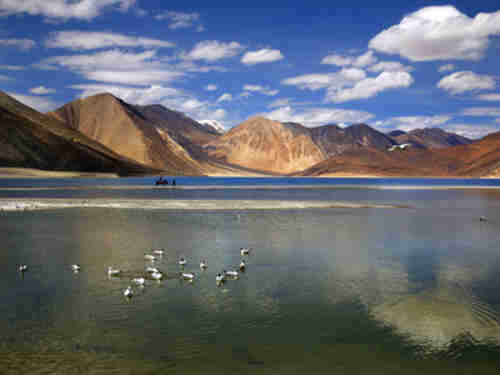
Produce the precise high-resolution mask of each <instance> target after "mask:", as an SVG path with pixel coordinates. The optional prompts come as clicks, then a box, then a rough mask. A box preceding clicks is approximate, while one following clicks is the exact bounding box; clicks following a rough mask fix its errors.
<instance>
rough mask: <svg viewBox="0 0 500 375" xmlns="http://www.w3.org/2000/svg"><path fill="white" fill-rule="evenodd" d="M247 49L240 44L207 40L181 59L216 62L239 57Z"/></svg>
mask: <svg viewBox="0 0 500 375" xmlns="http://www.w3.org/2000/svg"><path fill="white" fill-rule="evenodd" d="M244 49H245V47H243V46H242V45H241V44H239V43H238V42H230V43H224V42H219V41H217V40H205V41H203V42H199V43H197V44H196V45H195V46H194V48H193V49H192V50H191V51H190V52H189V53H185V54H182V55H181V57H182V58H184V59H187V60H205V61H209V62H212V61H216V60H220V59H227V58H230V57H234V56H236V55H239V54H240V53H241V52H242V51H243V50H244Z"/></svg>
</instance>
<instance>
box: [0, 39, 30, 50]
mask: <svg viewBox="0 0 500 375" xmlns="http://www.w3.org/2000/svg"><path fill="white" fill-rule="evenodd" d="M35 45H36V43H35V41H33V40H31V39H0V46H12V47H16V48H19V49H20V50H21V51H29V50H30V49H32V48H33V47H34V46H35Z"/></svg>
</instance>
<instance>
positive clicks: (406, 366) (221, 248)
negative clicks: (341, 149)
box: [0, 192, 500, 374]
mask: <svg viewBox="0 0 500 375" xmlns="http://www.w3.org/2000/svg"><path fill="white" fill-rule="evenodd" d="M308 194H312V193H311V192H308ZM356 194H358V193H356ZM371 194H372V196H371V199H372V200H374V201H377V196H376V193H374V192H372V193H371ZM380 194H381V195H380V197H379V198H380V200H382V201H387V199H388V197H387V194H388V193H387V192H380ZM407 194H410V195H411V194H412V193H407ZM420 194H422V193H420ZM426 194H427V198H428V199H424V197H419V199H418V200H415V201H414V202H413V203H415V206H416V207H415V209H349V210H347V209H331V210H306V211H266V212H257V211H254V212H222V213H221V212H217V213H216V212H213V213H211V212H208V213H207V212H168V211H145V210H126V209H68V210H53V211H35V212H11V213H5V212H4V213H1V214H0V228H2V229H1V230H2V231H1V235H0V236H1V237H0V238H1V247H2V249H1V251H0V272H1V275H2V276H1V279H0V280H1V281H0V297H1V298H2V304H1V305H0V332H1V336H0V369H1V373H2V374H59V373H60V374H63V373H64V374H68V373H85V374H87V373H90V374H104V373H106V374H109V373H111V374H113V373H116V374H153V373H154V374H156V373H200V372H204V373H216V372H217V373H226V372H228V371H237V372H238V373H256V372H258V373H272V374H277V373H278V374H279V373H298V372H302V371H311V372H314V373H320V374H323V373H324V374H327V373H328V374H332V373H333V374H334V373H340V374H342V373H350V374H352V373H368V372H369V373H375V374H377V373H381V374H382V373H383V374H390V373H394V374H401V373H404V374H413V373H415V374H416V373H439V374H443V373H445V374H446V373H464V374H465V373H471V371H480V372H481V373H498V372H499V371H500V350H499V349H498V340H499V339H500V319H499V314H498V311H500V293H499V291H500V276H499V275H500V272H499V271H500V248H499V245H498V243H499V237H500V230H499V229H500V228H499V224H500V214H499V213H498V204H499V202H500V201H499V200H498V195H497V194H492V193H484V192H468V193H466V194H465V193H460V194H459V193H456V192H455V193H450V195H449V196H448V199H443V196H445V195H443V192H426ZM433 194H434V195H433ZM436 197H439V199H437V198H436ZM433 199H434V203H435V204H431V203H430V202H433ZM480 215H486V216H488V217H489V221H488V222H479V220H478V218H479V216H480ZM244 246H250V247H253V248H254V249H255V250H254V252H253V253H252V254H251V255H250V256H249V257H248V259H247V263H248V269H247V271H246V272H245V273H244V274H242V275H241V277H240V279H239V280H230V281H228V282H227V283H226V284H225V285H224V286H222V287H217V286H216V284H215V275H216V274H217V273H218V272H219V271H220V270H221V269H222V268H226V269H229V268H231V266H236V265H238V264H239V262H240V258H241V257H240V254H239V248H240V247H244ZM159 247H160V248H161V247H163V248H165V249H166V252H167V254H166V255H165V256H164V257H163V258H162V259H161V260H159V261H158V262H156V264H155V265H156V266H157V267H158V268H160V269H162V270H164V271H166V273H167V275H168V277H167V279H166V280H164V281H162V282H160V283H157V282H153V281H150V282H148V285H146V287H145V288H144V289H140V288H138V287H137V288H134V291H135V296H134V297H133V298H132V299H131V300H127V299H125V298H124V297H123V291H124V289H125V288H126V287H127V286H128V285H130V278H131V277H133V276H135V275H137V276H138V275H141V274H142V273H143V272H144V269H145V266H146V265H149V262H147V261H145V260H144V253H145V252H148V251H149V250H150V249H151V248H159ZM181 256H184V257H186V258H187V259H188V261H189V263H188V265H187V266H186V270H188V271H195V272H196V279H195V281H194V282H193V283H188V282H183V281H181V280H180V279H179V278H178V272H179V271H180V268H179V267H178V265H177V260H178V259H179V258H180V257H181ZM201 259H206V260H207V262H208V269H207V270H206V271H205V272H201V271H200V270H199V267H198V264H199V261H200V260H201ZM21 263H26V264H28V266H29V270H28V272H26V273H25V275H24V276H22V275H20V274H19V272H18V271H17V265H18V264H21ZM72 263H79V264H80V265H81V266H82V270H81V272H80V273H78V274H75V273H73V272H72V271H71V269H70V268H69V266H70V265H71V264H72ZM110 265H113V266H117V267H120V268H122V269H124V270H126V271H127V273H126V276H125V277H122V278H112V279H110V278H108V276H107V274H106V269H107V267H108V266H110Z"/></svg>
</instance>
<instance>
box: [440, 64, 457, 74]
mask: <svg viewBox="0 0 500 375" xmlns="http://www.w3.org/2000/svg"><path fill="white" fill-rule="evenodd" d="M452 70H455V65H453V64H445V65H441V66H440V67H439V69H438V71H439V73H443V72H451V71H452Z"/></svg>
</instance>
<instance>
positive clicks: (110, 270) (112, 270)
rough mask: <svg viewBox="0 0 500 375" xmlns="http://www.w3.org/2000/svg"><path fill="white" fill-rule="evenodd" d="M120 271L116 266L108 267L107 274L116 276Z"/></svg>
mask: <svg viewBox="0 0 500 375" xmlns="http://www.w3.org/2000/svg"><path fill="white" fill-rule="evenodd" d="M121 272H122V270H119V269H118V268H113V267H108V276H117V275H119V274H120V273H121Z"/></svg>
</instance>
